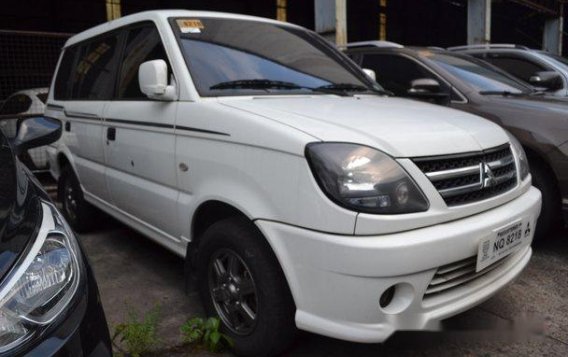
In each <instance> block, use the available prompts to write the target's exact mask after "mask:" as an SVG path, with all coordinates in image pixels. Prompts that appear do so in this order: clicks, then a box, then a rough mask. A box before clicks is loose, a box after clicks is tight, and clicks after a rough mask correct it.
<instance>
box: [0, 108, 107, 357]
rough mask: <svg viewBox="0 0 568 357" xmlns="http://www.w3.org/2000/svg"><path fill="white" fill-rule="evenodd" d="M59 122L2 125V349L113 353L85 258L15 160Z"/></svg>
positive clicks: (11, 352) (45, 140)
mask: <svg viewBox="0 0 568 357" xmlns="http://www.w3.org/2000/svg"><path fill="white" fill-rule="evenodd" d="M60 134H61V124H60V123H59V122H58V121H56V120H53V119H47V118H42V117H37V118H29V119H26V120H25V121H23V122H22V123H21V125H20V128H19V130H18V134H17V136H16V137H15V138H11V139H9V138H7V137H6V136H5V135H4V134H3V133H2V132H1V131H0V356H19V355H27V356H53V355H57V356H110V355H111V354H112V352H111V351H112V350H111V344H110V338H109V332H108V327H107V323H106V319H105V315H104V312H103V309H102V306H101V302H100V299H99V293H98V288H97V284H96V282H95V279H94V276H93V272H92V271H91V268H90V266H89V263H88V261H87V258H86V256H85V254H84V253H83V251H82V249H81V245H80V243H79V242H78V241H77V239H76V237H75V235H74V234H73V231H72V230H71V229H70V228H69V226H68V224H67V223H66V221H65V219H64V218H63V216H62V215H61V214H60V213H59V211H58V210H57V208H56V207H55V206H54V204H53V203H52V202H51V201H50V199H49V197H48V196H47V194H46V193H45V191H44V190H43V189H42V187H41V185H40V184H39V183H38V182H37V180H36V179H35V178H34V177H33V176H32V175H31V173H30V172H29V170H28V169H27V168H26V167H25V166H24V165H23V164H22V163H21V162H20V161H19V160H18V159H17V154H18V153H19V152H22V151H25V150H27V149H30V148H32V147H38V146H41V145H46V144H49V143H51V142H52V141H54V140H56V139H57V138H58V137H59V136H60Z"/></svg>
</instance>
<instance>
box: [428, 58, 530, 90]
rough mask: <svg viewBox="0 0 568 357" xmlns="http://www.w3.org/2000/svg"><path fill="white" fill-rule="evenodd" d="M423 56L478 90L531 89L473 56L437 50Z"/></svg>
mask: <svg viewBox="0 0 568 357" xmlns="http://www.w3.org/2000/svg"><path fill="white" fill-rule="evenodd" d="M423 56H424V57H425V58H427V59H428V60H430V61H432V62H434V63H435V64H437V65H438V66H440V67H441V68H443V69H445V70H446V71H448V72H449V73H451V74H452V75H454V76H455V77H456V78H458V79H460V80H461V81H463V82H465V83H467V84H468V85H470V86H471V87H473V88H474V89H475V90H477V91H478V92H510V93H528V92H531V91H532V89H531V88H530V87H527V86H526V85H524V84H523V83H522V82H520V81H517V80H515V79H514V78H512V77H510V76H508V75H507V74H504V73H502V72H501V71H500V70H498V69H496V68H495V67H493V66H491V65H489V64H487V63H484V62H483V61H480V60H478V59H475V58H473V57H469V56H464V55H458V54H450V53H438V52H429V53H426V54H423Z"/></svg>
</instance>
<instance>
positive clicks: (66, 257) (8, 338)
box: [0, 203, 83, 353]
mask: <svg viewBox="0 0 568 357" xmlns="http://www.w3.org/2000/svg"><path fill="white" fill-rule="evenodd" d="M41 206H42V210H43V216H42V224H41V228H40V230H39V233H38V235H37V237H36V239H35V242H33V243H32V246H31V248H30V249H29V250H28V251H27V253H25V254H26V256H25V258H23V260H22V262H21V263H20V264H19V265H18V266H17V267H16V268H15V269H14V270H13V271H12V272H11V273H10V275H9V276H8V277H7V279H5V283H4V284H3V285H2V286H0V353H2V352H5V351H8V350H11V349H13V348H15V347H17V346H18V345H20V344H21V343H23V342H24V341H27V340H28V339H30V338H32V337H33V336H34V334H36V333H39V332H40V331H41V329H42V327H44V326H46V325H48V324H49V323H51V322H52V321H53V320H55V319H56V318H57V317H58V316H59V315H60V313H61V312H62V311H63V310H64V309H65V308H66V307H67V305H68V304H69V302H70V301H71V300H72V298H73V296H74V295H75V292H76V291H77V287H78V285H79V282H80V279H81V276H82V275H83V263H82V261H81V256H80V254H79V248H78V246H77V242H76V240H75V237H74V235H73V232H72V231H71V229H70V228H69V226H68V225H67V223H66V222H65V220H64V219H63V218H62V217H61V215H60V214H59V212H58V211H57V210H56V209H55V208H54V207H53V206H52V205H51V204H47V203H42V204H41Z"/></svg>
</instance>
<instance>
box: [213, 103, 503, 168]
mask: <svg viewBox="0 0 568 357" xmlns="http://www.w3.org/2000/svg"><path fill="white" fill-rule="evenodd" d="M219 101H220V103H222V104H223V105H226V106H229V107H232V108H235V109H240V110H243V111H247V112H249V113H254V114H257V115H261V116H264V117H266V118H269V119H272V120H276V121H279V122H281V123H282V124H284V125H288V126H291V127H294V128H296V129H298V130H300V131H302V132H304V133H307V134H309V135H311V136H313V137H314V139H316V140H320V141H335V142H353V143H358V144H363V145H368V146H372V147H375V148H377V149H379V150H381V151H383V152H385V153H387V154H389V155H391V156H394V157H399V158H402V157H420V156H434V155H445V154H455V153H463V152H472V151H480V150H484V149H489V148H493V147H496V146H499V145H502V144H504V143H506V142H508V140H509V139H508V136H507V134H506V133H505V132H504V131H503V130H502V129H501V128H500V127H499V126H497V125H496V124H494V123H492V122H490V121H488V120H485V119H482V118H480V117H477V116H475V115H472V114H468V113H465V112H461V111H457V110H454V109H449V108H444V107H440V106H437V105H432V104H427V103H421V102H417V101H412V100H407V99H399V98H390V97H379V96H368V95H365V96H353V97H336V96H323V95H322V96H290V97H255V98H253V99H252V100H251V98H246V99H244V98H225V99H219Z"/></svg>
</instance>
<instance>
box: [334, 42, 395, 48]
mask: <svg viewBox="0 0 568 357" xmlns="http://www.w3.org/2000/svg"><path fill="white" fill-rule="evenodd" d="M344 47H345V48H362V47H378V48H403V47H404V46H403V45H401V44H399V43H396V42H390V41H359V42H350V43H348V44H347V45H345V46H344Z"/></svg>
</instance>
